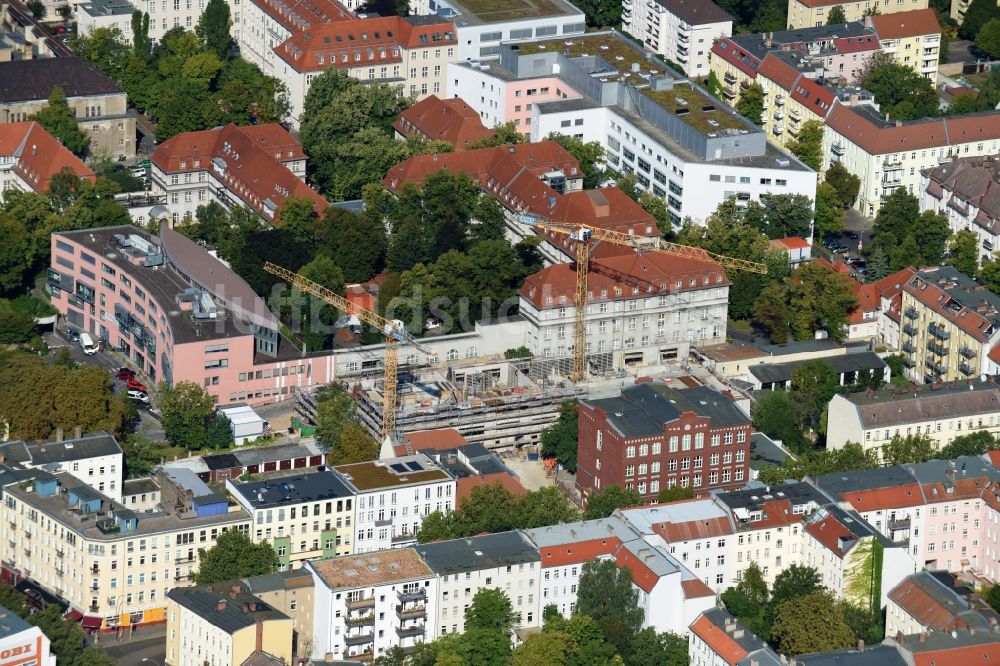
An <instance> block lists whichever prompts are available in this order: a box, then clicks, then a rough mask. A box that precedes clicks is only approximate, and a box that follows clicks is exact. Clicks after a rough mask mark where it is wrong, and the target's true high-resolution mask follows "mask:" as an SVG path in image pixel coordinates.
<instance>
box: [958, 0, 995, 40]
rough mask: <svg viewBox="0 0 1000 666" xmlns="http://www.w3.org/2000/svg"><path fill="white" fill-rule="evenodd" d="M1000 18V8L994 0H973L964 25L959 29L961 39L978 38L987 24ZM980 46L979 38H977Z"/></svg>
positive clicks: (966, 12)
mask: <svg viewBox="0 0 1000 666" xmlns="http://www.w3.org/2000/svg"><path fill="white" fill-rule="evenodd" d="M997 18H1000V8H998V7H997V5H996V2H994V1H993V0H972V3H971V4H970V5H969V7H968V9H966V10H965V16H964V18H963V20H962V25H961V26H960V27H959V29H958V37H959V39H968V40H977V38H978V36H979V34H980V33H981V32H982V30H983V28H985V27H986V25H987V24H988V23H989V22H990V21H993V20H994V19H997ZM977 46H978V40H977Z"/></svg>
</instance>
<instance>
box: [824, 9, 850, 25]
mask: <svg viewBox="0 0 1000 666" xmlns="http://www.w3.org/2000/svg"><path fill="white" fill-rule="evenodd" d="M842 23H847V15H846V14H845V13H844V8H843V7H841V6H840V5H836V6H835V7H833V8H832V9H831V10H830V13H829V14H827V17H826V24H827V25H840V24H842Z"/></svg>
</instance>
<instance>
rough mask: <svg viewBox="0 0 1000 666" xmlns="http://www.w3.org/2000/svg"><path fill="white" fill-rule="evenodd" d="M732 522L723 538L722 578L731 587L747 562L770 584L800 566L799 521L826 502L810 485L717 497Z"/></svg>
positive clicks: (731, 493) (761, 489) (748, 490)
mask: <svg viewBox="0 0 1000 666" xmlns="http://www.w3.org/2000/svg"><path fill="white" fill-rule="evenodd" d="M716 502H717V503H718V504H719V505H720V506H722V507H724V508H725V509H726V511H727V512H728V513H729V515H730V520H731V522H732V524H733V534H732V536H730V537H727V544H728V547H727V548H726V551H725V555H726V556H727V558H726V559H727V561H728V566H727V568H726V572H725V575H726V579H727V580H729V581H731V582H730V583H729V584H730V585H732V584H733V583H735V581H737V580H739V579H740V577H741V576H742V575H743V572H744V571H745V570H746V568H747V567H748V566H749V565H750V563H751V562H756V563H757V565H758V566H759V567H760V569H761V573H762V574H763V575H764V580H766V581H767V582H768V583H773V582H774V579H775V578H776V577H777V576H778V574H780V573H781V572H782V571H784V570H785V569H787V568H788V567H790V566H792V565H793V564H801V563H802V538H803V537H802V528H803V525H802V522H803V521H804V520H805V517H806V516H807V515H809V514H810V513H812V512H813V511H815V510H816V509H818V508H819V507H820V506H821V505H822V504H824V503H825V502H826V499H825V498H824V496H823V494H822V493H820V492H819V491H818V490H816V489H815V488H814V487H813V486H812V485H810V484H808V483H801V482H798V483H792V482H787V483H784V484H782V485H781V486H779V487H775V488H768V487H766V486H765V487H764V488H748V489H745V490H734V491H729V492H723V493H719V494H718V495H716Z"/></svg>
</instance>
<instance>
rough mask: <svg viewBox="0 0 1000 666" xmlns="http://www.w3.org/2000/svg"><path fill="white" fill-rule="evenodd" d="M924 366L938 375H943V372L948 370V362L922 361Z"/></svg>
mask: <svg viewBox="0 0 1000 666" xmlns="http://www.w3.org/2000/svg"><path fill="white" fill-rule="evenodd" d="M924 367H926V368H927V369H928V370H933V371H934V372H935V373H937V374H939V375H943V374H945V373H947V372H948V364H947V363H937V362H935V361H926V362H925V363H924Z"/></svg>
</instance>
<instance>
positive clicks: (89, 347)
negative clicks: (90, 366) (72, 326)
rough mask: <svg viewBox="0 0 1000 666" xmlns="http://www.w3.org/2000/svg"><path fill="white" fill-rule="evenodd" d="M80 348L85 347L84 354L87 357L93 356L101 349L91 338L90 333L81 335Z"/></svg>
mask: <svg viewBox="0 0 1000 666" xmlns="http://www.w3.org/2000/svg"><path fill="white" fill-rule="evenodd" d="M80 346H81V347H83V353H84V354H86V355H87V356H93V355H94V354H96V353H97V350H98V349H99V347H98V346H97V345H96V344H94V339H93V338H92V337H90V333H81V334H80Z"/></svg>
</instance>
